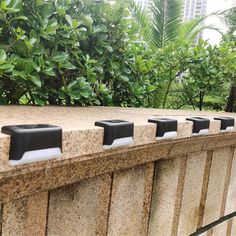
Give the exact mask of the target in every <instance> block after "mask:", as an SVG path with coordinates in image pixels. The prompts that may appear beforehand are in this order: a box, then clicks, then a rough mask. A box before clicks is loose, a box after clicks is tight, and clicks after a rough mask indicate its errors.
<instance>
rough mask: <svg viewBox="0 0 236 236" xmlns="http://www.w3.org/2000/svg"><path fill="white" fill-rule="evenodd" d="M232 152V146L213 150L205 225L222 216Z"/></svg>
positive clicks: (204, 218)
mask: <svg viewBox="0 0 236 236" xmlns="http://www.w3.org/2000/svg"><path fill="white" fill-rule="evenodd" d="M230 154H231V149H230V148H224V149H221V150H217V151H214V152H213V156H212V163H211V169H210V177H209V184H208V189H207V197H206V204H205V210H204V217H203V225H207V224H210V223H212V222H213V221H215V220H217V219H219V218H220V215H221V207H222V200H223V194H224V189H225V182H226V177H227V167H228V162H229V161H230V157H231V156H230Z"/></svg>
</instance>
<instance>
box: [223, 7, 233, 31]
mask: <svg viewBox="0 0 236 236" xmlns="http://www.w3.org/2000/svg"><path fill="white" fill-rule="evenodd" d="M222 15H223V16H224V18H225V22H226V25H227V27H228V33H230V34H233V33H234V32H235V31H236V7H232V8H230V9H228V10H225V11H224V12H222Z"/></svg>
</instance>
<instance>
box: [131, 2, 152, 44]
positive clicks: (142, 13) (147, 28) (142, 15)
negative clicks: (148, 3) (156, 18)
mask: <svg viewBox="0 0 236 236" xmlns="http://www.w3.org/2000/svg"><path fill="white" fill-rule="evenodd" d="M128 2H129V4H130V8H131V14H132V16H133V17H134V19H136V21H137V22H138V24H139V25H140V28H141V31H142V36H143V37H144V39H146V40H147V41H150V40H151V31H152V25H151V18H150V16H149V15H148V12H147V10H145V9H144V8H143V6H142V5H141V4H140V3H136V2H135V1H134V0H129V1H128Z"/></svg>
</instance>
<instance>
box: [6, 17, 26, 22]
mask: <svg viewBox="0 0 236 236" xmlns="http://www.w3.org/2000/svg"><path fill="white" fill-rule="evenodd" d="M15 20H16V21H18V20H24V21H28V18H27V17H26V16H17V17H14V18H11V20H10V23H11V22H12V21H15Z"/></svg>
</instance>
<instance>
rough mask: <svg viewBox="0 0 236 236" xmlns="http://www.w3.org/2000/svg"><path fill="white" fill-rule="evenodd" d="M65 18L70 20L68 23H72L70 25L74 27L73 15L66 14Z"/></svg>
mask: <svg viewBox="0 0 236 236" xmlns="http://www.w3.org/2000/svg"><path fill="white" fill-rule="evenodd" d="M65 19H66V21H67V22H68V24H69V25H70V27H71V28H73V20H72V18H71V16H70V15H65Z"/></svg>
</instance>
